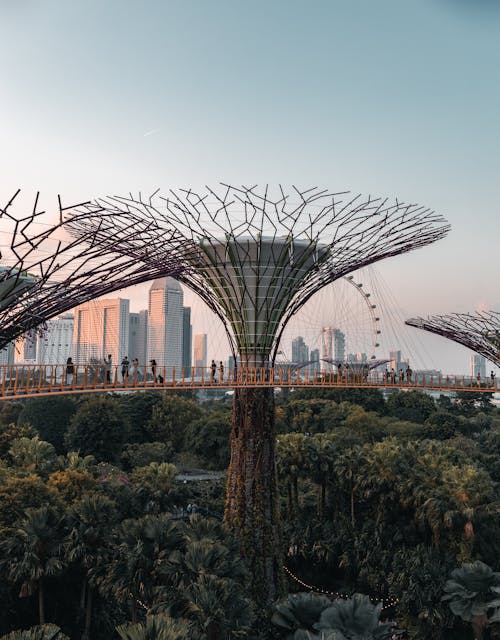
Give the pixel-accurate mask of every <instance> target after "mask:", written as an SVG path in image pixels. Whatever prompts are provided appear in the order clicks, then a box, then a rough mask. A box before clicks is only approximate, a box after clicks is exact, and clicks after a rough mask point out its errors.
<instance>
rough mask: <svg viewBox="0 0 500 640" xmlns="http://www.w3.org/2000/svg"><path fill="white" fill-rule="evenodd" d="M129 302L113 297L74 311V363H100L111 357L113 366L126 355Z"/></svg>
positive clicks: (87, 303)
mask: <svg viewBox="0 0 500 640" xmlns="http://www.w3.org/2000/svg"><path fill="white" fill-rule="evenodd" d="M129 305H130V301H129V300H124V299H123V298H113V299H105V300H94V301H92V302H86V303H85V304H82V305H80V306H78V307H75V309H74V316H75V319H74V325H73V360H74V362H76V363H88V362H90V360H92V359H93V360H99V361H101V360H102V359H103V358H104V356H107V355H108V354H111V357H112V359H113V364H115V365H116V364H118V363H119V361H120V360H121V359H122V358H123V356H124V355H127V351H128V346H129Z"/></svg>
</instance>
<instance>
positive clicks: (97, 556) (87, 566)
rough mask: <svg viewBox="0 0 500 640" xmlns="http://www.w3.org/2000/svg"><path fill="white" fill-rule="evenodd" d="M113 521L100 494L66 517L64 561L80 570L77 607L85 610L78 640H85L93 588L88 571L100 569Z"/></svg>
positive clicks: (110, 507)
mask: <svg viewBox="0 0 500 640" xmlns="http://www.w3.org/2000/svg"><path fill="white" fill-rule="evenodd" d="M115 519H116V512H115V504H114V502H113V501H112V500H110V499H109V498H107V497H105V496H102V495H100V494H90V495H84V496H83V497H82V498H81V499H80V500H79V501H78V502H77V503H76V504H74V505H73V507H72V508H71V510H70V512H69V514H68V524H69V527H70V532H69V535H68V539H67V542H66V544H65V551H66V558H67V560H68V562H74V563H78V564H79V565H80V566H81V567H82V569H83V570H84V578H83V583H82V590H81V598H80V607H81V609H82V610H83V609H85V628H84V632H83V634H82V640H88V639H89V637H90V624H91V620H92V596H93V584H92V583H91V582H89V579H88V576H89V571H90V570H91V569H93V568H94V569H95V567H98V566H100V565H102V564H103V562H104V561H105V559H106V557H107V555H108V554H109V539H110V532H111V527H112V525H113V524H114V522H115Z"/></svg>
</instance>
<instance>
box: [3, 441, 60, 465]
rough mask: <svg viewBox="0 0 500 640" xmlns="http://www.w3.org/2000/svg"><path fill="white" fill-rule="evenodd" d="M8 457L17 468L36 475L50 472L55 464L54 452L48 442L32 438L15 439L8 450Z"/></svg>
mask: <svg viewBox="0 0 500 640" xmlns="http://www.w3.org/2000/svg"><path fill="white" fill-rule="evenodd" d="M9 456H10V457H11V459H12V462H13V464H14V465H15V466H17V467H24V468H27V469H31V470H33V471H36V472H38V473H41V474H43V473H46V472H49V471H51V470H52V468H53V467H54V465H55V463H56V450H55V449H54V447H53V445H51V444H50V442H45V441H44V440H40V438H39V436H35V437H34V438H17V439H16V440H14V442H13V443H12V446H11V447H10V449H9Z"/></svg>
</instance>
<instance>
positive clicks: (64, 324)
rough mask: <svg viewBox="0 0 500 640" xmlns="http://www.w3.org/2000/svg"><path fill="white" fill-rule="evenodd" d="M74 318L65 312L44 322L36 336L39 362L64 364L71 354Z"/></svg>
mask: <svg viewBox="0 0 500 640" xmlns="http://www.w3.org/2000/svg"><path fill="white" fill-rule="evenodd" d="M74 320H75V317H74V315H73V314H72V313H66V314H64V315H62V316H59V317H58V318H53V319H52V320H48V321H47V322H46V328H45V329H44V331H43V333H42V334H41V335H40V336H39V338H38V355H37V361H38V363H39V364H64V363H65V362H66V360H67V359H68V358H69V357H70V356H72V355H73V328H74Z"/></svg>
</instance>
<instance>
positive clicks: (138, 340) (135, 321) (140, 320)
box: [123, 310, 148, 364]
mask: <svg viewBox="0 0 500 640" xmlns="http://www.w3.org/2000/svg"><path fill="white" fill-rule="evenodd" d="M129 322H130V328H129V340H128V352H127V353H126V354H123V355H127V356H128V359H129V360H130V361H132V360H133V359H134V358H137V360H139V364H147V363H146V358H147V355H148V312H147V311H146V310H143V311H139V313H131V314H130V321H129Z"/></svg>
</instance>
